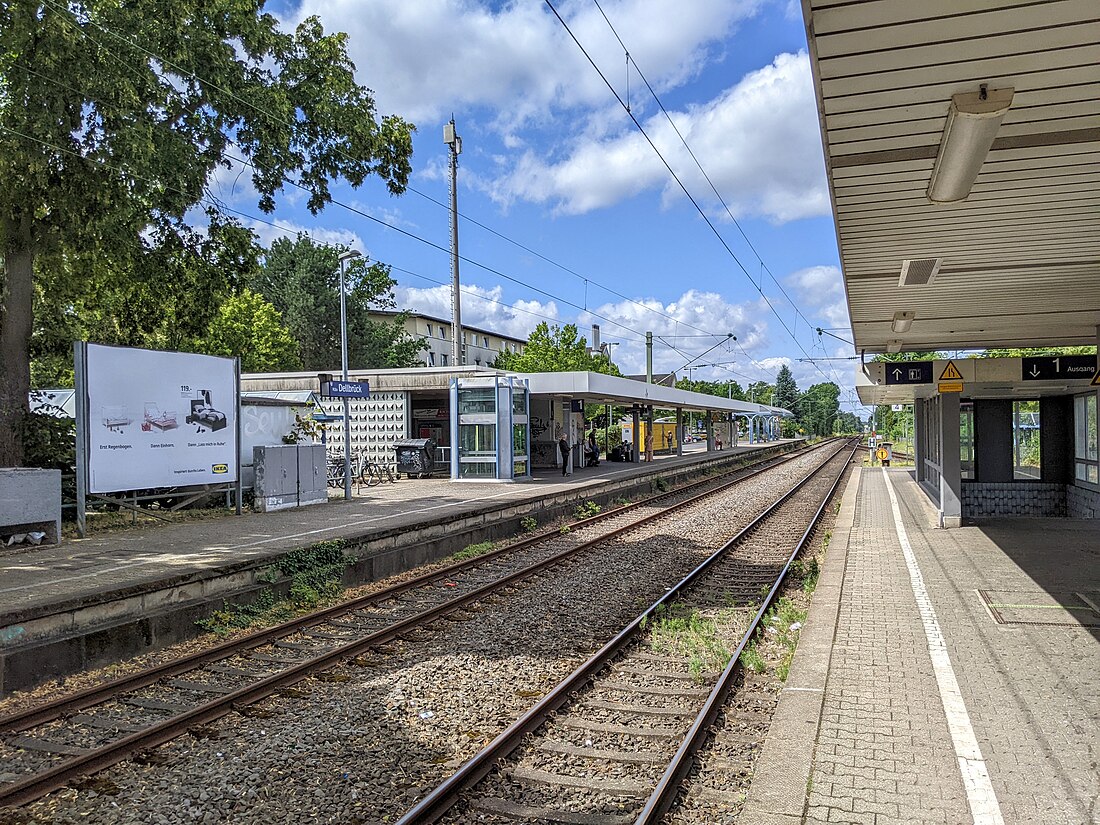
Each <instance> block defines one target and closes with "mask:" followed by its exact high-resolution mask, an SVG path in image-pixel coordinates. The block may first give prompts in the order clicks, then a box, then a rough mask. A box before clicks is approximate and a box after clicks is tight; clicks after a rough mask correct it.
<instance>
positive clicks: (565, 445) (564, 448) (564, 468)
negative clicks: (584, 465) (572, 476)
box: [558, 432, 569, 476]
mask: <svg viewBox="0 0 1100 825" xmlns="http://www.w3.org/2000/svg"><path fill="white" fill-rule="evenodd" d="M558 452H560V453H561V474H562V475H563V476H566V475H569V439H568V438H566V437H565V433H564V432H563V433H562V434H561V437H560V438H559V439H558Z"/></svg>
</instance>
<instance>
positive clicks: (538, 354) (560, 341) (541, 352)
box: [493, 321, 622, 375]
mask: <svg viewBox="0 0 1100 825" xmlns="http://www.w3.org/2000/svg"><path fill="white" fill-rule="evenodd" d="M493 366H495V367H496V368H497V369H502V370H509V371H511V372H573V371H578V372H602V373H605V374H607V375H621V374H622V373H620V372H619V368H618V367H616V366H615V365H614V364H613V363H611V361H610V360H609V359H608V358H607V356H605V355H591V354H589V352H588V345H587V342H586V341H585V339H584V338H583V337H581V336H580V334H579V333H578V332H577V325H576V324H566V325H565V326H558V325H557V324H554V325H553V326H552V327H551V326H549V325H548V324H547V323H546V322H545V321H543V322H541V323H539V325H538V326H537V327H535V328H534V330H532V332H531V335H530V336H529V337H528V339H527V344H526V345H525V347H524V349H523V352H522V353H519V352H502V353H501V354H500V355H499V356H497V359H496V361H495V363H494V364H493Z"/></svg>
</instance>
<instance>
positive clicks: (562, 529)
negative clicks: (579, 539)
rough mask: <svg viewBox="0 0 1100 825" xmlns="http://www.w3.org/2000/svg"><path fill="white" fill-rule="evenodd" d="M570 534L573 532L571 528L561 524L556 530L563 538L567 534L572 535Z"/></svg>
mask: <svg viewBox="0 0 1100 825" xmlns="http://www.w3.org/2000/svg"><path fill="white" fill-rule="evenodd" d="M572 532H573V528H572V527H570V526H569V525H568V524H563V525H562V526H561V527H559V528H558V533H560V534H561V535H563V536H564V535H567V534H568V533H572Z"/></svg>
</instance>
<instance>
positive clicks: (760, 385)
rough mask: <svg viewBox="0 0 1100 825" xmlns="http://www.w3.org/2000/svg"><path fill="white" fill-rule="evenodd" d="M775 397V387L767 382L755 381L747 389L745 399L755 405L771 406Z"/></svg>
mask: <svg viewBox="0 0 1100 825" xmlns="http://www.w3.org/2000/svg"><path fill="white" fill-rule="evenodd" d="M774 395H775V387H773V386H772V385H771V384H769V383H768V382H767V381H754V382H753V383H751V384H749V386H748V387H747V388H746V389H745V398H747V399H749V400H750V401H752V402H753V403H755V404H767V405H769V406H771V405H772V398H773V397H774Z"/></svg>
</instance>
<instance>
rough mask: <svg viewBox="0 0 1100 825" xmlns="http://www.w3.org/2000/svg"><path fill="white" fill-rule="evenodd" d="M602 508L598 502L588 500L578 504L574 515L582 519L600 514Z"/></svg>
mask: <svg viewBox="0 0 1100 825" xmlns="http://www.w3.org/2000/svg"><path fill="white" fill-rule="evenodd" d="M601 510H603V508H602V507H601V506H600V505H598V504H597V503H596V502H594V501H586V502H584V503H583V504H578V505H577V509H576V510H574V511H573V517H574V518H575V519H577V520H578V521H580V520H581V519H586V518H591V517H592V516H598V515H599V514H600V511H601Z"/></svg>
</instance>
